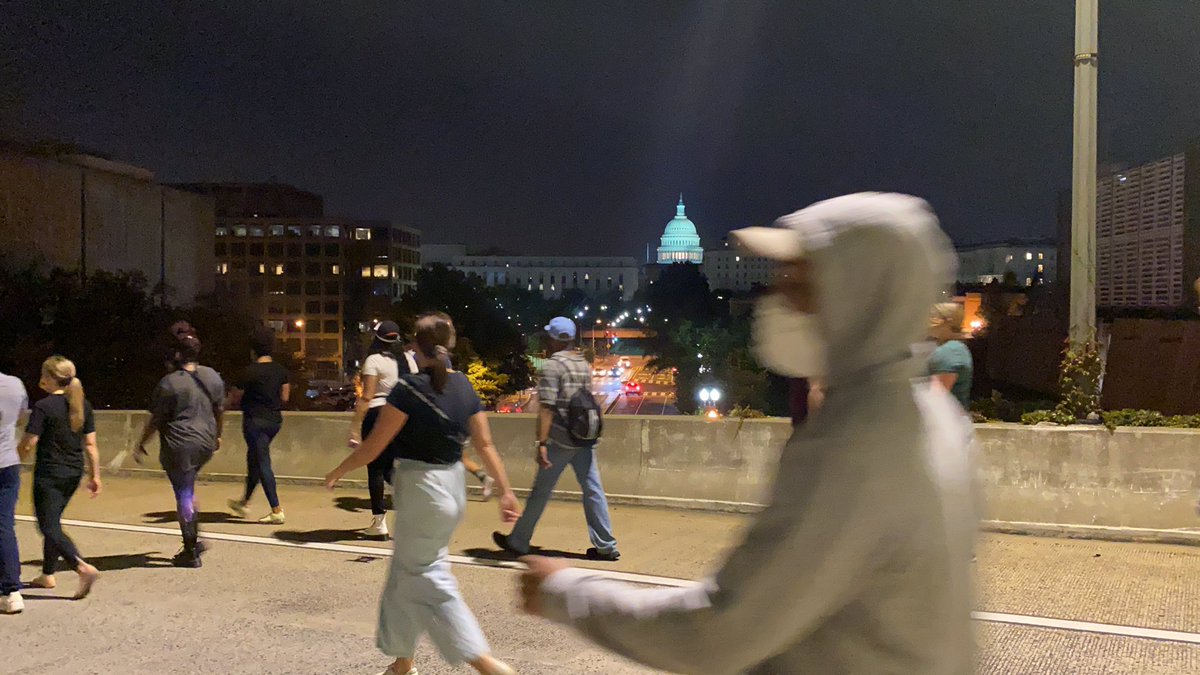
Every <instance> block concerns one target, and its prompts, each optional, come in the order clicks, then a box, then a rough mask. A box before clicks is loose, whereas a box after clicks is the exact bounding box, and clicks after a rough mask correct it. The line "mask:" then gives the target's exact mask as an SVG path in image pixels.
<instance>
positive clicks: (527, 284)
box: [421, 194, 770, 300]
mask: <svg viewBox="0 0 1200 675" xmlns="http://www.w3.org/2000/svg"><path fill="white" fill-rule="evenodd" d="M657 253H658V255H657V256H656V257H655V258H654V259H653V261H651V260H650V259H649V250H647V261H646V262H647V263H648V264H647V265H646V267H645V268H643V267H641V266H639V265H638V261H637V260H636V259H635V258H633V257H625V256H602V255H594V256H524V255H504V254H493V255H487V254H476V253H472V252H470V251H469V250H468V248H467V246H465V245H463V244H425V245H423V246H422V247H421V262H422V264H424V265H431V264H442V265H446V266H447V267H450V268H452V269H457V270H461V271H462V272H465V273H467V274H470V275H472V276H475V277H478V278H479V279H481V280H482V281H483V282H484V283H485V284H486V285H487V286H516V287H521V288H524V289H526V290H528V291H535V292H538V293H541V294H542V295H543V296H545V297H550V298H557V297H559V296H561V295H562V294H563V293H564V292H566V291H568V290H571V289H578V290H581V291H583V292H585V293H587V294H588V295H590V296H593V297H597V296H602V295H608V294H612V293H615V294H618V295H620V296H621V297H622V298H623V299H625V300H629V299H631V298H632V297H633V295H634V294H635V293H637V291H638V289H639V288H640V287H642V286H643V285H644V284H645V283H652V282H653V280H654V279H655V278H657V276H658V274H659V273H661V270H662V269H663V268H664V267H665V266H667V265H673V264H676V263H691V264H694V265H699V266H700V267H701V270H702V271H703V273H704V276H706V277H707V278H708V283H709V287H710V288H712V289H713V290H725V291H735V292H736V291H748V290H751V289H752V288H753V287H755V286H758V285H762V284H765V283H767V282H768V281H769V279H770V265H769V264H768V262H767V261H766V260H765V259H761V258H756V257H753V256H745V255H741V254H740V253H739V252H737V251H735V250H733V249H732V248H729V247H728V245H726V244H722V246H721V247H719V248H716V249H712V250H709V251H708V252H705V250H704V247H703V246H702V245H701V244H700V234H699V233H698V232H697V230H696V224H695V223H693V222H692V221H691V220H690V219H688V217H687V213H686V210H685V206H684V203H683V195H682V194H680V195H679V202H678V203H677V204H676V205H675V217H674V218H672V219H671V220H670V221H668V222H667V225H666V228H664V230H663V233H662V237H661V238H660V239H659V246H658V251H657Z"/></svg>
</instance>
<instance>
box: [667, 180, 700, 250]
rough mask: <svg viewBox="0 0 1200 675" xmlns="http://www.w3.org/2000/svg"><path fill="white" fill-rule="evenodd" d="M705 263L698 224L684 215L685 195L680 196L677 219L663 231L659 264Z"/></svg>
mask: <svg viewBox="0 0 1200 675" xmlns="http://www.w3.org/2000/svg"><path fill="white" fill-rule="evenodd" d="M703 262H704V249H703V248H702V247H701V246H700V235H699V234H698V233H697V232H696V224H695V223H693V222H692V221H690V220H688V217H687V215H686V214H685V213H684V206H683V194H682V193H680V195H679V203H678V204H677V205H676V206H675V217H674V218H672V219H671V221H670V222H668V223H667V228H666V229H665V230H663V235H662V239H661V242H660V244H659V247H658V263H659V264H660V265H670V264H672V263H696V264H697V265H699V264H700V263H703Z"/></svg>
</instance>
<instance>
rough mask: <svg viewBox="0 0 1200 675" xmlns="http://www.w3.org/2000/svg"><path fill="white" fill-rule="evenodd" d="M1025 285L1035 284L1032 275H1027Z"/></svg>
mask: <svg viewBox="0 0 1200 675" xmlns="http://www.w3.org/2000/svg"><path fill="white" fill-rule="evenodd" d="M1025 285H1026V286H1032V285H1033V279H1032V278H1031V277H1025Z"/></svg>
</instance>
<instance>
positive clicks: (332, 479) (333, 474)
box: [325, 469, 342, 490]
mask: <svg viewBox="0 0 1200 675" xmlns="http://www.w3.org/2000/svg"><path fill="white" fill-rule="evenodd" d="M341 479H342V474H340V473H338V471H337V469H334V470H333V471H330V472H329V473H327V474H325V489H326V490H332V489H333V488H334V486H335V485H337V482H338V481H339V480H341Z"/></svg>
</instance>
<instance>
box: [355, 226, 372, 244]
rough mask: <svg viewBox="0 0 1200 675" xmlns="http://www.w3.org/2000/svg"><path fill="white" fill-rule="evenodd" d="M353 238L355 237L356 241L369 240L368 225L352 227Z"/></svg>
mask: <svg viewBox="0 0 1200 675" xmlns="http://www.w3.org/2000/svg"><path fill="white" fill-rule="evenodd" d="M354 238H355V239H357V240H358V241H370V240H371V228H369V227H356V228H354Z"/></svg>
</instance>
